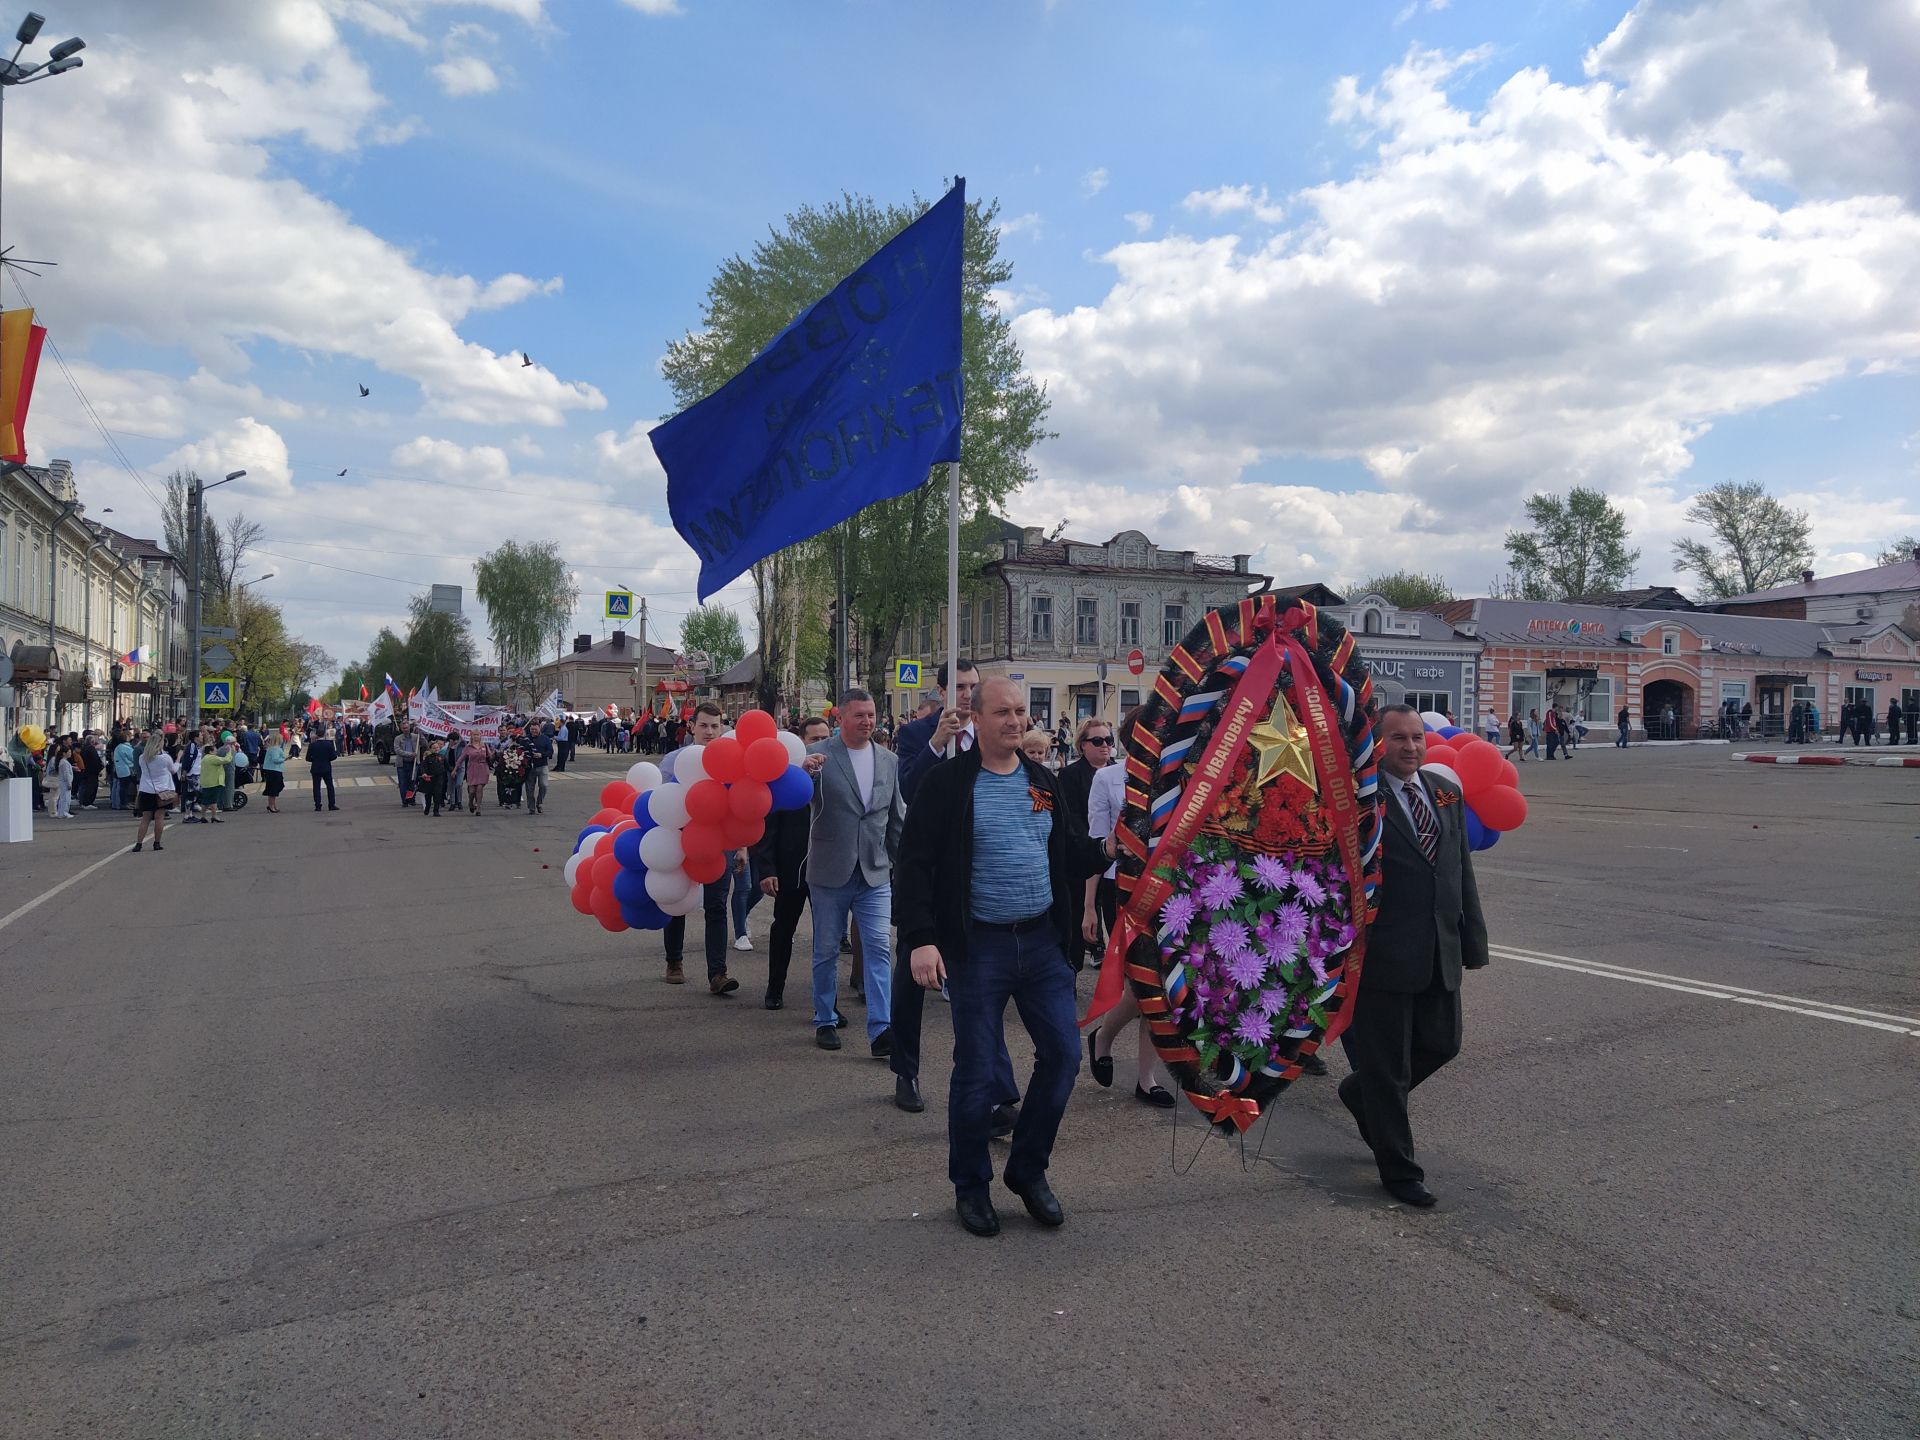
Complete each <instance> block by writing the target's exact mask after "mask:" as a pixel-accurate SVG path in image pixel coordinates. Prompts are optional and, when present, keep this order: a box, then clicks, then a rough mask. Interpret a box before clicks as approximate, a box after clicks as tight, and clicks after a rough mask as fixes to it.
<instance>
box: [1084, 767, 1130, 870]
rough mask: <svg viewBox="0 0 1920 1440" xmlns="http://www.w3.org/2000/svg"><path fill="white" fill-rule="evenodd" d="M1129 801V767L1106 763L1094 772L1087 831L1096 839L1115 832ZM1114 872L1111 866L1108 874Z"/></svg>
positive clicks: (1089, 797) (1089, 796)
mask: <svg viewBox="0 0 1920 1440" xmlns="http://www.w3.org/2000/svg"><path fill="white" fill-rule="evenodd" d="M1126 804H1127V767H1126V766H1124V765H1102V766H1101V767H1100V768H1099V769H1098V770H1096V771H1094V772H1093V788H1092V789H1090V790H1088V791H1087V834H1089V835H1091V836H1092V837H1093V838H1094V839H1095V840H1104V839H1106V838H1107V837H1108V836H1109V835H1111V834H1113V827H1114V826H1115V825H1116V824H1118V823H1119V821H1120V812H1121V811H1122V810H1124V809H1125V808H1126ZM1113 876H1114V867H1113V866H1112V865H1109V866H1108V867H1107V878H1108V879H1109V880H1111V879H1112V878H1113Z"/></svg>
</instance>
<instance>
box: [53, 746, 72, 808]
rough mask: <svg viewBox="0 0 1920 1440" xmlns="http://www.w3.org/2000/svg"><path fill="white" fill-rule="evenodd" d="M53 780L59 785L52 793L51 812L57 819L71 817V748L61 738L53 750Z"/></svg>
mask: <svg viewBox="0 0 1920 1440" xmlns="http://www.w3.org/2000/svg"><path fill="white" fill-rule="evenodd" d="M53 765H54V781H55V784H56V785H57V786H58V787H59V788H58V789H57V791H56V792H55V795H54V801H53V814H54V818H55V819H57V820H71V819H72V818H73V750H72V748H71V747H70V746H69V745H68V744H67V742H66V741H64V740H62V741H60V742H59V743H58V744H57V745H55V746H54V751H53Z"/></svg>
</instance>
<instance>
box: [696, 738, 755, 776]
mask: <svg viewBox="0 0 1920 1440" xmlns="http://www.w3.org/2000/svg"><path fill="white" fill-rule="evenodd" d="M700 758H701V759H702V760H703V761H705V762H706V766H707V778H708V779H709V780H718V781H719V782H720V783H721V784H722V785H731V784H732V783H733V782H734V781H736V780H738V779H739V778H740V777H741V776H742V775H744V774H746V764H747V752H746V750H745V748H744V747H743V746H742V745H741V744H740V742H739V741H738V740H737V739H735V738H734V737H733V736H731V735H722V736H721V737H720V738H719V739H718V740H715V741H714V742H713V743H712V744H710V745H708V746H707V748H706V749H705V750H703V751H702V752H701V754H700Z"/></svg>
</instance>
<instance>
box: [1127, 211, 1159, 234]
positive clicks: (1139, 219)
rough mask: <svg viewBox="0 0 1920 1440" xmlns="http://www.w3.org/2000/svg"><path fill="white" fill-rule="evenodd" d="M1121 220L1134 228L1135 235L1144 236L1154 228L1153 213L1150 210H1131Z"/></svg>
mask: <svg viewBox="0 0 1920 1440" xmlns="http://www.w3.org/2000/svg"><path fill="white" fill-rule="evenodd" d="M1121 218H1122V219H1123V220H1125V221H1126V222H1127V223H1128V224H1129V225H1131V226H1133V229H1134V233H1135V234H1139V235H1144V234H1146V233H1147V231H1149V230H1151V229H1152V228H1153V212H1152V211H1150V210H1129V211H1128V212H1127V213H1126V214H1125V215H1123V216H1122V217H1121Z"/></svg>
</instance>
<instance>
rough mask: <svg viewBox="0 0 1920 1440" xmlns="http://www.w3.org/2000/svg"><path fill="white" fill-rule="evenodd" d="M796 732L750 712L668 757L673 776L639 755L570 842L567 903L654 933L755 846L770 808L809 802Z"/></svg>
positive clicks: (618, 925) (611, 923) (613, 926)
mask: <svg viewBox="0 0 1920 1440" xmlns="http://www.w3.org/2000/svg"><path fill="white" fill-rule="evenodd" d="M806 755H807V752H806V747H805V746H804V745H802V744H801V743H800V737H799V736H797V735H792V734H788V733H787V732H785V731H783V730H781V729H780V728H779V726H777V725H775V724H774V723H773V717H772V716H771V715H769V714H767V712H766V711H764V710H749V711H747V713H746V714H744V715H742V716H741V717H740V722H739V724H738V725H736V726H735V727H734V731H733V734H731V735H723V736H721V737H720V738H719V739H718V740H715V741H713V742H712V743H711V744H709V745H706V746H704V747H702V746H698V745H689V746H687V747H686V748H685V749H684V750H681V751H679V752H678V754H677V755H676V757H675V759H674V762H673V767H674V775H673V779H671V780H667V779H665V778H663V777H662V775H661V773H660V767H659V766H658V765H655V764H654V763H653V762H652V761H650V760H641V761H639V762H637V763H636V764H634V765H633V766H632V767H630V768H629V769H628V771H627V778H626V779H624V780H611V781H609V782H608V783H607V784H606V786H605V787H604V788H603V789H602V790H601V791H600V805H601V808H600V809H599V810H597V811H596V812H594V816H593V818H592V819H591V820H589V821H588V822H587V825H586V828H585V829H584V830H582V831H581V832H580V835H579V837H578V838H577V839H576V840H575V841H574V842H573V857H572V858H571V859H570V860H568V861H567V864H566V870H565V875H566V881H567V886H568V888H569V889H570V890H571V891H572V892H573V908H574V909H576V910H578V911H579V912H580V913H581V914H582V915H591V916H593V918H594V919H596V920H598V921H599V922H600V924H601V925H602V926H603V927H604V928H606V929H608V930H613V931H620V930H625V929H628V928H629V927H631V928H633V929H636V930H659V929H661V928H662V927H664V926H665V925H666V923H667V921H668V920H670V919H671V918H673V917H674V916H676V915H688V914H691V913H692V912H693V911H695V910H698V909H699V908H700V905H701V899H702V896H701V887H702V886H704V885H710V884H712V883H713V882H714V881H715V880H718V879H719V878H720V877H721V876H722V875H724V874H726V873H727V855H728V853H729V852H730V851H734V850H738V849H740V848H741V847H743V846H746V845H752V844H754V843H756V842H757V841H758V840H759V839H760V837H761V836H762V835H764V834H765V833H766V829H767V816H768V815H770V814H772V813H773V812H774V811H775V810H798V809H799V808H800V807H801V806H803V805H806V804H808V803H810V802H811V801H812V799H813V778H812V777H811V776H809V775H808V774H807V772H806V771H805V770H803V769H802V768H801V762H802V761H804V760H805V759H806Z"/></svg>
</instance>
